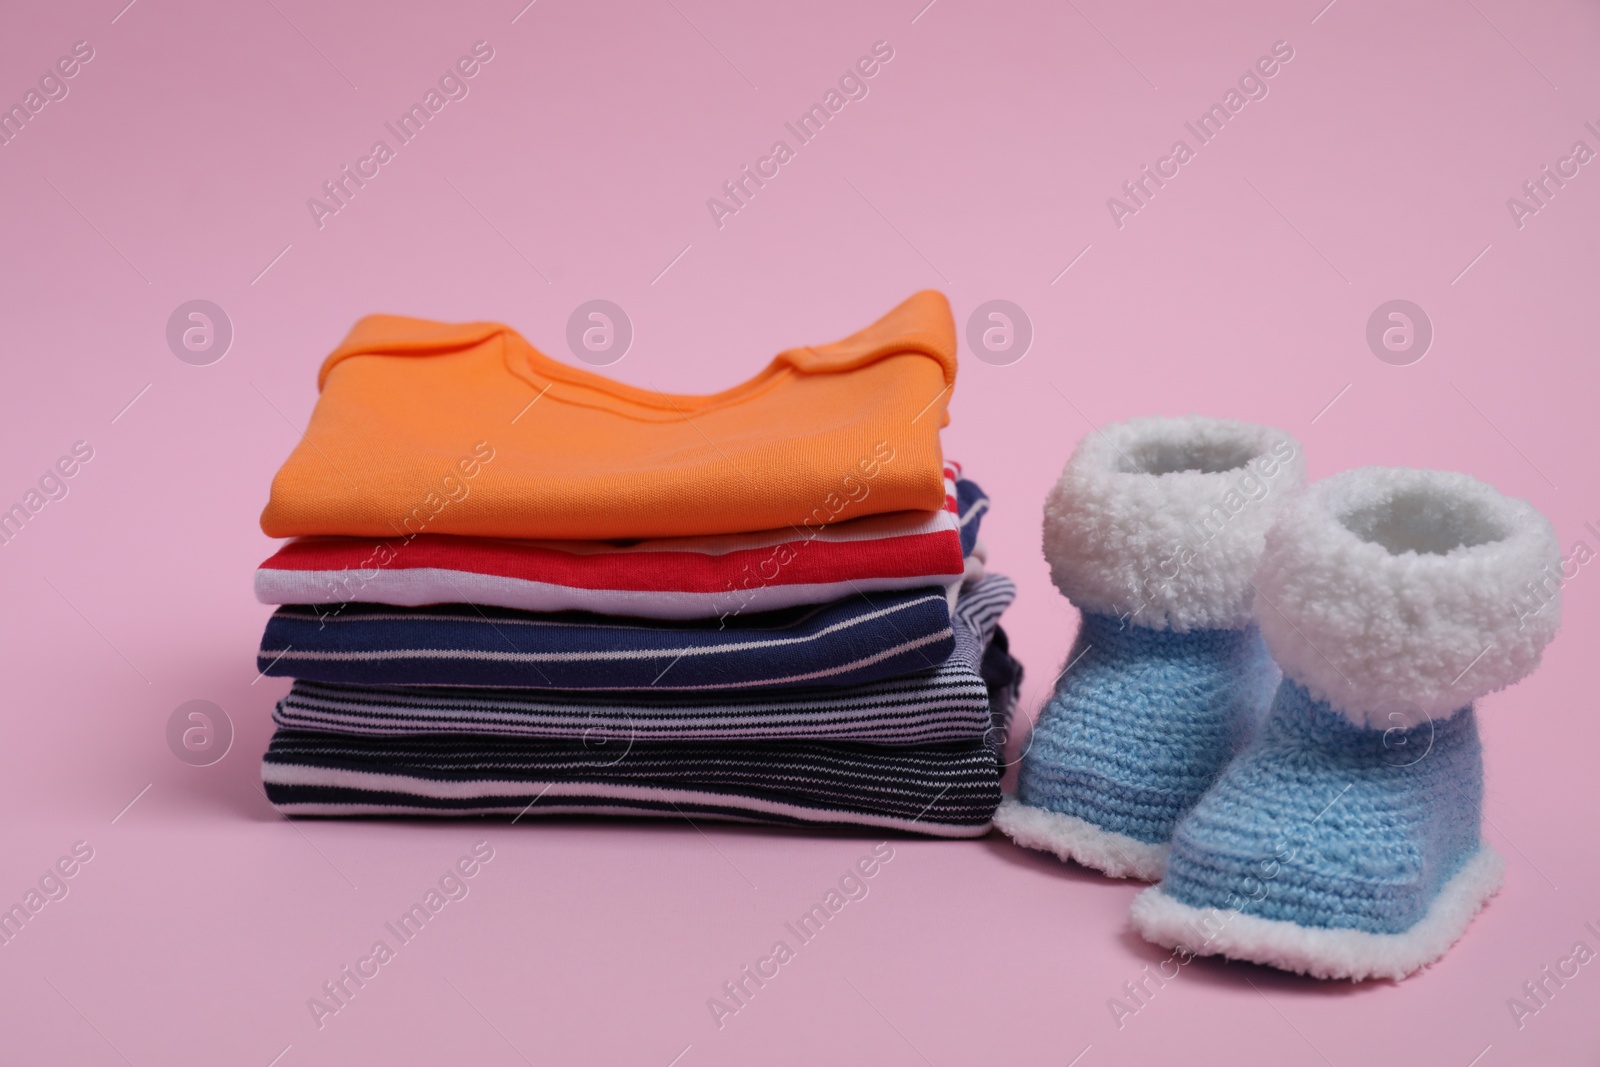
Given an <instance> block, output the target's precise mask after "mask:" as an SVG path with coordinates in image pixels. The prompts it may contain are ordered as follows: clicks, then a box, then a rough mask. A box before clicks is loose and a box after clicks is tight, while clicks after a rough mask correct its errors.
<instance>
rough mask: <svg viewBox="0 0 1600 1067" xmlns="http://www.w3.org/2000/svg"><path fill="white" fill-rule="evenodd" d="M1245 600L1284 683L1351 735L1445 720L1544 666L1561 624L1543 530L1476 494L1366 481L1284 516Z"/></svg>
mask: <svg viewBox="0 0 1600 1067" xmlns="http://www.w3.org/2000/svg"><path fill="white" fill-rule="evenodd" d="M1266 542H1267V543H1266V552H1265V554H1264V555H1263V556H1262V559H1261V568H1260V570H1259V571H1258V572H1257V573H1256V576H1255V584H1256V588H1257V590H1258V591H1259V597H1258V599H1257V602H1256V606H1255V607H1256V615H1257V618H1258V620H1259V622H1260V625H1261V635H1262V636H1263V637H1264V638H1265V639H1266V642H1267V647H1268V648H1269V649H1270V650H1271V651H1272V655H1273V658H1275V659H1276V660H1277V661H1278V664H1279V666H1281V667H1282V668H1283V673H1284V674H1286V675H1287V676H1289V677H1290V678H1293V679H1294V680H1295V681H1297V682H1299V683H1300V684H1301V685H1303V686H1305V687H1306V689H1307V690H1309V691H1310V693H1311V695H1312V696H1314V697H1317V698H1318V699H1321V700H1326V701H1327V702H1328V703H1329V704H1330V705H1332V707H1333V708H1334V709H1335V710H1336V711H1339V712H1342V713H1343V714H1344V715H1345V716H1346V717H1347V718H1349V719H1350V720H1351V721H1352V722H1354V723H1356V724H1357V725H1358V726H1373V727H1378V728H1380V729H1388V728H1389V727H1393V726H1410V725H1416V724H1417V723H1419V722H1422V721H1425V720H1427V719H1429V718H1435V717H1440V716H1446V715H1449V714H1451V713H1452V712H1454V711H1456V710H1457V709H1459V708H1463V707H1465V706H1466V705H1468V704H1470V703H1471V702H1472V701H1474V700H1476V699H1477V698H1479V697H1481V696H1483V695H1484V694H1486V693H1492V692H1494V691H1495V690H1497V689H1503V688H1505V687H1506V686H1508V685H1510V684H1512V683H1513V682H1515V681H1517V680H1518V679H1520V678H1522V677H1523V676H1524V675H1526V674H1528V673H1529V672H1531V671H1532V670H1533V669H1534V668H1535V667H1537V666H1538V664H1539V655H1540V653H1541V652H1542V651H1543V649H1544V646H1545V645H1546V644H1547V643H1549V641H1550V639H1551V638H1552V637H1554V636H1555V632H1556V629H1557V627H1559V626H1560V624H1561V604H1560V599H1561V594H1560V589H1559V586H1558V585H1557V584H1556V583H1557V582H1558V581H1559V579H1560V567H1561V551H1560V546H1559V543H1558V542H1557V541H1556V535H1555V531H1554V530H1553V529H1552V528H1551V526H1550V522H1549V520H1548V519H1546V518H1545V517H1544V516H1543V515H1541V514H1539V513H1538V512H1537V511H1535V510H1534V509H1533V507H1532V505H1530V504H1528V503H1526V502H1525V501H1522V500H1517V499H1514V498H1512V497H1508V496H1504V495H1502V494H1501V493H1499V492H1498V491H1496V490H1495V489H1494V488H1493V487H1491V486H1488V485H1485V484H1484V483H1483V482H1480V481H1478V480H1477V479H1476V478H1472V477H1469V476H1468V475H1465V474H1457V473H1453V472H1449V471H1421V470H1409V469H1403V468H1388V467H1363V468H1360V469H1359V470H1351V471H1345V472H1344V473H1342V474H1336V475H1334V476H1333V477H1331V478H1326V479H1323V480H1322V481H1320V482H1317V483H1316V484H1315V485H1313V486H1311V487H1310V488H1309V489H1307V490H1306V491H1305V492H1304V493H1302V494H1299V495H1298V496H1297V497H1295V499H1294V500H1293V501H1291V502H1290V503H1289V505H1288V506H1287V507H1285V508H1284V509H1282V511H1281V512H1280V514H1279V516H1278V520H1277V522H1276V524H1275V525H1274V526H1273V527H1272V529H1271V530H1270V531H1268V533H1267V538H1266Z"/></svg>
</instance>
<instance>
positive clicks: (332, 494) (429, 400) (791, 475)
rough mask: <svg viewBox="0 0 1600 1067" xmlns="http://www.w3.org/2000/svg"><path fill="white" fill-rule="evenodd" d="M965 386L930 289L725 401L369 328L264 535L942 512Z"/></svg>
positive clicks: (562, 530) (762, 521)
mask: <svg viewBox="0 0 1600 1067" xmlns="http://www.w3.org/2000/svg"><path fill="white" fill-rule="evenodd" d="M955 375H956V337H955V324H954V322H953V320H952V319H951V315H950V305H949V302H948V301H947V300H946V299H945V298H944V296H943V295H942V294H940V293H936V292H931V291H928V292H921V293H917V294H916V295H914V296H912V297H911V298H910V299H908V300H907V301H905V302H904V303H903V304H901V305H900V306H899V307H897V308H895V309H894V310H893V311H891V312H889V314H887V315H885V316H884V317H883V318H882V319H880V320H879V321H878V322H876V323H874V324H873V325H872V326H869V327H867V328H866V329H865V330H862V331H861V332H859V333H856V334H853V335H851V336H850V337H847V338H845V339H844V340H842V341H838V342H835V343H833V344H828V345H820V346H817V347H807V348H794V349H790V350H789V351H787V352H784V353H782V354H780V355H779V356H777V357H776V358H775V359H774V360H773V361H772V362H771V363H770V364H769V365H768V366H767V367H766V369H764V370H763V371H761V372H760V373H759V374H757V375H756V376H755V377H753V378H751V379H750V380H748V381H746V382H744V383H743V384H741V385H736V386H734V387H733V388H731V389H727V390H725V391H723V392H720V393H716V394H713V395H710V396H673V395H669V394H666V393H661V392H657V391H655V390H653V389H640V388H636V387H634V386H629V385H623V384H621V383H618V382H614V381H611V380H610V379H607V378H604V377H602V376H600V375H598V374H593V373H591V372H588V371H584V370H580V369H578V368H576V367H571V366H567V365H565V364H562V363H559V362H557V361H555V360H553V359H551V358H549V357H548V356H546V355H544V354H543V353H541V352H539V351H538V350H537V349H535V348H534V347H533V346H532V345H530V344H529V343H528V342H527V341H525V340H524V339H523V338H522V337H521V335H519V334H518V333H517V332H516V331H514V330H512V329H510V328H509V327H506V326H502V325H500V324H498V323H488V322H474V323H465V324H460V325H453V324H448V323H438V322H428V321H425V320H421V319H407V318H400V317H397V316H391V315H372V316H368V317H367V318H364V319H362V320H361V321H360V322H358V323H357V324H356V326H355V328H354V329H353V330H351V331H350V335H349V336H348V337H347V338H345V340H344V343H343V344H341V345H340V346H339V348H338V349H337V350H335V351H334V353H333V354H332V355H330V356H329V357H328V358H327V360H326V361H325V362H324V363H323V365H322V371H321V375H320V377H319V379H318V384H319V385H320V387H321V396H320V397H319V398H318V400H317V406H316V409H315V410H314V411H313V412H312V415H311V424H310V426H308V427H307V429H306V433H305V438H304V440H302V441H301V443H300V444H299V445H298V446H297V447H296V448H295V450H294V452H293V453H292V454H291V455H290V456H289V459H288V461H287V462H285V463H284V465H283V467H282V469H280V470H279V471H278V474H277V476H276V477H274V478H273V480H272V495H271V498H270V500H269V501H268V503H267V507H266V510H265V511H264V512H263V513H262V516H261V528H262V529H263V530H265V531H266V533H267V534H268V536H271V537H297V536H303V535H309V534H344V535H351V536H361V537H389V536H405V535H407V534H415V533H421V532H423V531H424V530H426V531H427V532H429V533H440V534H461V535H470V536H482V537H518V538H564V539H584V540H590V539H597V540H612V539H623V538H645V537H678V536H685V535H697V534H720V533H737V532H742V531H749V530H764V529H774V528H780V527H786V526H796V527H806V528H812V529H815V528H817V527H818V526H824V525H831V524H832V523H834V522H840V521H843V520H845V519H853V518H859V517H860V516H862V515H871V514H879V513H883V512H890V511H904V510H922V511H933V510H936V509H938V508H940V507H942V506H943V505H944V473H943V472H944V463H943V455H942V453H941V452H940V448H939V429H940V427H941V426H943V425H944V424H945V423H946V422H947V421H948V416H947V413H946V406H947V404H948V402H949V399H950V392H951V389H952V388H953V387H954V385H955Z"/></svg>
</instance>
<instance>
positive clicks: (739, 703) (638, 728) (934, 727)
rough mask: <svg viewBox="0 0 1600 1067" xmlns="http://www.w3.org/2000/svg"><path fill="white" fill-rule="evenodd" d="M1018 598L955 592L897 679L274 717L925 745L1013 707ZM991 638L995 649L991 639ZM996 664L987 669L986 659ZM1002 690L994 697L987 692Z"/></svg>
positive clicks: (365, 706) (340, 704)
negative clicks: (935, 655)
mask: <svg viewBox="0 0 1600 1067" xmlns="http://www.w3.org/2000/svg"><path fill="white" fill-rule="evenodd" d="M1015 595H1016V587H1015V586H1014V585H1012V583H1011V580H1010V579H1009V578H1006V577H1005V576H1004V575H999V574H990V575H987V576H986V577H984V578H983V579H982V580H981V581H978V582H977V583H975V584H974V585H972V586H970V587H968V588H965V589H963V590H962V591H961V597H960V599H959V600H958V601H957V602H956V610H955V613H954V616H953V621H954V628H955V652H954V653H953V654H952V655H951V656H950V658H949V659H948V660H947V661H946V662H945V663H944V664H942V665H941V666H939V667H936V668H934V669H932V670H925V671H918V672H916V673H915V674H908V675H906V676H905V677H903V678H890V679H885V680H882V681H877V682H865V683H862V684H860V685H849V686H832V687H821V686H799V687H794V688H785V689H762V690H757V691H754V692H750V691H743V690H734V691H730V692H714V693H689V694H684V693H675V692H672V691H671V690H663V689H651V690H643V691H634V692H628V693H609V692H604V691H597V690H589V691H583V692H559V691H557V692H552V691H550V690H543V689H488V688H464V687H457V686H416V685H412V686H393V685H338V684H333V683H328V682H309V681H305V680H301V681H297V682H295V684H294V688H292V689H290V690H289V693H288V695H287V696H285V697H284V698H283V699H282V700H281V701H279V702H278V706H277V709H276V710H275V711H274V713H273V721H274V722H276V723H277V724H278V725H279V726H280V727H282V728H284V729H286V730H304V731H321V732H324V733H338V734H375V735H380V736H386V737H405V736H417V735H430V736H431V735H438V734H461V733H473V734H487V735H498V736H506V737H534V738H548V739H552V740H558V741H563V740H584V741H588V742H589V743H591V744H592V745H593V746H594V747H596V748H599V747H602V746H605V745H608V744H609V745H611V746H612V747H613V748H614V749H616V750H618V751H620V750H621V749H623V748H626V747H628V746H630V745H632V744H633V743H635V742H639V741H644V742H656V741H804V740H813V741H861V742H869V743H872V744H877V745H897V746H912V745H929V744H942V743H945V742H953V741H971V740H974V739H977V738H981V737H983V736H984V735H985V734H987V733H988V732H990V730H991V729H992V724H991V721H990V710H991V704H992V703H993V704H998V705H999V706H1003V707H1010V706H1012V705H1013V704H1014V703H1015V701H1016V694H1015V685H1014V681H1015V679H1014V677H1013V674H1012V672H1011V671H1010V665H1011V664H1012V663H1014V662H1015V661H1013V660H1011V659H1010V657H1009V656H1007V655H1005V647H1006V644H1005V637H1004V634H1003V633H1001V632H1000V631H999V628H998V625H997V624H998V622H999V619H1000V613H1001V612H1003V611H1004V610H1005V609H1006V607H1007V606H1008V605H1009V604H1010V603H1011V600H1012V598H1013V597H1014V596H1015ZM991 641H992V643H991ZM991 661H992V662H991ZM993 686H1001V687H1004V688H1005V689H1006V694H1005V695H1004V696H1001V697H998V698H995V697H992V694H991V688H992V687H993Z"/></svg>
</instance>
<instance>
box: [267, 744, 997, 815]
mask: <svg viewBox="0 0 1600 1067" xmlns="http://www.w3.org/2000/svg"><path fill="white" fill-rule="evenodd" d="M261 777H262V781H263V782H264V783H265V785H266V793H267V798H268V799H269V800H270V801H271V802H272V803H273V805H274V806H275V807H277V809H278V810H279V811H281V812H283V813H284V814H285V815H481V814H487V813H504V814H509V815H513V816H516V817H518V818H521V817H523V816H528V817H531V816H535V815H570V814H589V815H656V816H665V817H670V818H677V817H678V816H680V815H682V816H688V817H689V818H710V819H731V820H738V821H744V822H760V823H776V824H783V825H824V826H826V825H835V826H838V825H852V826H872V827H880V828H883V829H893V830H906V831H911V832H915V833H924V834H932V835H935V836H940V837H976V836H979V835H981V834H983V833H984V832H985V831H986V830H987V829H988V827H989V822H990V820H991V819H992V818H993V817H994V812H995V809H996V808H997V807H999V804H1000V762H999V759H998V756H997V753H996V751H995V749H994V747H993V746H992V745H991V743H990V740H989V739H983V740H978V741H968V742H964V743H956V744H947V745H929V746H923V747H920V748H885V747H880V746H876V745H860V744H850V743H847V742H825V741H816V742H807V741H791V742H756V741H746V742H727V741H724V742H705V743H702V742H676V743H675V742H660V741H656V742H635V743H634V744H632V745H626V746H620V747H619V746H615V745H607V746H600V747H596V746H593V745H590V744H587V743H585V742H584V741H548V740H534V739H529V738H520V737H518V738H507V737H486V736H474V735H467V734H436V735H433V736H429V737H375V736H343V735H340V734H326V733H309V732H306V731H302V730H279V731H278V732H277V733H276V734H274V735H273V738H272V741H271V743H270V744H269V745H268V747H267V753H266V756H265V757H264V759H263V762H262V767H261Z"/></svg>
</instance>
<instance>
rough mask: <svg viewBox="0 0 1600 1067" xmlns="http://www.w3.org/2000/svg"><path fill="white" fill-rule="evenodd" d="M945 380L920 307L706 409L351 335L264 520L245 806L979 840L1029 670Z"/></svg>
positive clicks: (705, 401)
mask: <svg viewBox="0 0 1600 1067" xmlns="http://www.w3.org/2000/svg"><path fill="white" fill-rule="evenodd" d="M954 379H955V337H954V327H953V323H952V321H951V318H950V311H949V305H948V304H947V303H946V302H945V300H944V298H943V297H942V296H940V295H939V294H937V293H921V294H918V295H917V296H914V297H912V298H911V299H910V300H908V301H906V302H905V303H904V304H902V305H901V306H900V307H898V308H896V309H895V310H894V311H893V312H891V313H890V314H889V315H888V316H886V317H885V318H884V319H882V320H881V321H879V322H878V323H877V324H875V325H873V326H872V327H869V328H868V329H866V330H864V331H862V332H860V333H858V334H855V335H853V336H852V337H849V338H847V339H845V340H843V341H840V342H837V343H835V344H831V345H824V346H818V347H814V348H800V349H793V350H790V351H788V352H784V353H782V354H781V355H779V356H778V357H777V358H776V359H775V360H773V362H772V363H771V364H770V365H769V366H768V367H767V369H766V370H765V371H763V372H762V373H761V374H759V375H757V376H756V377H755V378H753V379H751V380H750V381H748V382H746V383H744V384H743V385H739V386H736V387H734V388H732V389H729V390H726V391H724V392H722V393H718V394H715V395H712V396H673V395H668V394H665V393H661V392H659V391H655V390H649V389H638V388H634V387H630V386H625V385H621V384H619V383H616V382H613V381H610V380H608V379H606V378H602V377H600V376H598V375H595V374H592V373H589V372H586V371H581V370H578V369H576V368H573V367H570V366H567V365H564V364H561V363H558V362H555V361H553V360H551V359H549V358H548V357H546V356H544V355H542V354H541V353H539V352H538V351H536V350H535V349H534V348H532V346H530V345H529V344H528V343H527V342H526V341H524V340H523V339H522V338H521V337H520V336H518V335H517V334H516V333H515V332H513V331H512V330H510V329H508V328H506V327H504V326H500V325H497V324H492V323H471V324H466V325H447V324H442V323H432V322H422V321H418V320H412V319H399V318H394V317H386V316H375V317H370V318H367V319H364V320H362V321H361V322H360V323H359V324H357V326H356V328H355V329H354V330H353V331H352V333H351V335H350V336H349V337H348V338H347V339H346V340H345V342H344V344H343V345H341V346H340V347H339V349H338V350H336V351H335V352H334V353H333V354H332V355H331V356H329V357H328V359H327V361H326V362H325V363H324V364H323V367H322V372H321V377H320V386H321V390H322V392H321V396H320V398H319V400H318V403H317V407H316V410H315V412H314V413H313V415H312V419H311V424H310V426H309V427H308V429H307V431H306V434H305V438H304V440H303V441H302V442H301V444H300V446H299V447H298V448H296V450H295V451H294V453H293V454H292V455H291V456H290V458H289V460H288V462H287V463H286V464H285V465H284V467H283V469H282V470H280V471H279V473H278V475H277V477H276V478H275V479H274V481H273V487H272V496H271V501H270V503H269V504H268V506H267V509H266V512H265V514H264V515H263V516H262V527H263V529H265V530H266V532H267V533H268V534H269V535H271V536H276V537H292V538H294V540H291V541H290V542H289V543H288V544H286V545H285V546H284V547H283V548H282V549H281V550H280V551H278V552H277V553H276V554H275V555H274V556H273V557H272V558H271V559H269V560H267V561H266V563H264V564H263V565H262V566H261V568H260V570H259V571H258V572H257V575H256V592H257V596H258V598H259V599H260V600H262V601H263V602H265V603H269V604H278V605H283V606H282V607H280V608H279V609H278V610H277V612H276V613H274V615H273V616H272V618H271V620H270V621H269V622H268V624H267V629H266V634H265V636H264V637H263V639H262V644H261V651H260V666H261V670H262V672H263V673H264V674H269V675H287V676H290V677H293V678H295V679H296V681H295V682H294V685H293V686H292V688H291V689H290V691H289V694H288V696H286V697H285V698H284V699H283V700H282V701H281V702H280V703H279V704H278V706H277V710H276V712H275V716H274V717H275V719H276V722H277V725H278V731H277V733H276V734H275V735H274V737H273V739H272V741H271V743H270V745H269V747H268V750H267V753H266V757H265V760H264V764H263V769H262V775H263V778H264V781H265V784H266V789H267V795H268V797H269V798H270V799H271V801H272V802H273V803H274V804H275V805H277V806H278V808H279V809H280V810H282V811H284V812H286V813H289V814H303V815H356V814H391V815H405V814H436V815H450V814H481V813H489V812H505V813H509V814H512V815H513V816H516V817H519V818H520V817H521V816H522V815H524V814H526V815H530V816H531V815H535V814H554V813H591V814H626V815H669V816H676V815H686V816H696V817H697V816H702V815H703V816H711V817H722V818H731V819H744V820H754V821H760V822H770V823H783V824H836V825H837V824H855V825H870V826H878V827H887V828H900V829H906V830H913V831H919V832H924V833H930V834H937V835H943V836H974V835H977V834H981V833H983V832H984V831H985V830H986V829H987V828H988V825H989V822H990V819H991V818H992V816H993V814H994V811H995V808H996V807H997V806H998V804H999V801H1000V788H999V785H1000V764H999V759H998V751H997V749H998V740H999V739H1000V738H1002V737H1003V736H1004V734H1005V729H1004V728H1005V726H1006V723H1007V721H1008V719H1009V716H1010V713H1011V710H1012V707H1013V705H1014V704H1015V701H1016V696H1017V690H1018V686H1019V682H1020V676H1021V669H1020V667H1019V666H1018V665H1017V663H1016V661H1015V660H1014V659H1012V658H1011V656H1010V655H1009V653H1008V651H1007V649H1006V643H1005V635H1004V633H1003V632H1002V631H1001V630H1000V629H999V626H998V619H999V616H1000V613H1001V612H1002V611H1003V610H1004V609H1005V608H1006V607H1007V606H1008V605H1009V603H1010V601H1011V599H1012V596H1013V594H1014V589H1013V587H1012V584H1011V582H1010V581H1009V580H1008V579H1006V578H1004V577H1002V576H1000V575H996V574H986V573H985V571H984V566H983V560H984V553H983V550H982V546H981V544H980V543H979V542H978V539H977V534H978V526H979V521H980V519H981V516H982V515H983V513H984V512H985V511H986V510H987V507H988V500H987V498H986V497H985V496H984V495H983V493H982V491H981V490H980V489H979V488H978V487H977V486H976V485H975V484H973V483H972V482H971V481H969V480H968V479H966V478H965V477H964V476H963V474H962V472H961V470H960V468H959V467H958V466H956V465H955V464H947V463H946V462H945V461H944V460H943V457H942V452H941V450H940V445H939V429H940V427H941V426H942V425H943V424H944V423H945V422H946V421H947V418H946V413H945V408H946V403H947V401H948V399H949V396H950V390H951V388H952V386H953V385H954Z"/></svg>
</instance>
